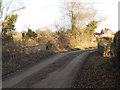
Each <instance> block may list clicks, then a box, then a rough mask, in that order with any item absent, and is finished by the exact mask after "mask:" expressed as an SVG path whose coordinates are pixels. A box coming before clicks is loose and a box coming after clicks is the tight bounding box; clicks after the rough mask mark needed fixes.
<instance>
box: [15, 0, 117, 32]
mask: <svg viewBox="0 0 120 90" xmlns="http://www.w3.org/2000/svg"><path fill="white" fill-rule="evenodd" d="M23 1H24V4H25V6H26V9H24V10H22V11H20V12H19V17H18V20H17V22H16V29H17V30H18V31H23V30H25V29H24V28H27V27H28V26H29V27H30V28H31V29H33V30H35V29H40V28H44V27H48V28H49V27H50V28H51V27H52V25H53V24H54V23H55V22H57V21H58V20H59V17H60V15H61V14H60V11H59V10H60V9H59V8H60V5H61V2H63V0H29V1H28V0H23ZM118 1H119V0H80V2H82V3H83V5H85V6H93V7H94V9H96V10H97V15H96V17H97V18H99V17H107V19H106V20H105V21H104V22H102V23H101V24H100V25H99V26H98V28H97V29H96V31H97V32H100V31H101V29H103V28H109V29H111V30H112V31H113V32H116V31H117V30H118Z"/></svg>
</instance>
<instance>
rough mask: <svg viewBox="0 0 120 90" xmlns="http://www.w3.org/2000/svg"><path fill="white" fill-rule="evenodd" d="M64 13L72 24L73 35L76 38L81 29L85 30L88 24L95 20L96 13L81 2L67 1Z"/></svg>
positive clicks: (75, 0)
mask: <svg viewBox="0 0 120 90" xmlns="http://www.w3.org/2000/svg"><path fill="white" fill-rule="evenodd" d="M62 10H63V11H62V12H63V14H64V16H65V20H67V21H68V22H69V24H70V28H71V33H72V34H73V35H74V36H75V37H76V34H77V31H78V30H79V28H83V27H84V26H85V24H86V22H89V21H91V20H93V18H94V16H95V14H96V11H95V10H94V9H93V8H85V7H84V6H83V5H82V4H81V3H80V2H79V1H77V0H74V1H66V2H64V6H63V8H62Z"/></svg>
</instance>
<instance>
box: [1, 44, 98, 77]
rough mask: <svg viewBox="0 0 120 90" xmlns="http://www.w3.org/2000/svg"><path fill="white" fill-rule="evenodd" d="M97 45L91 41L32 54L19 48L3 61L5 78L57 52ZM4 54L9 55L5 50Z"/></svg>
mask: <svg viewBox="0 0 120 90" xmlns="http://www.w3.org/2000/svg"><path fill="white" fill-rule="evenodd" d="M96 45H97V44H95V43H91V44H89V45H85V46H81V47H68V48H57V49H55V48H54V49H51V50H45V51H38V52H36V53H30V54H25V53H24V52H22V53H21V50H17V51H15V53H16V57H15V58H10V57H6V58H5V60H4V62H3V63H2V72H3V73H2V76H3V78H4V77H6V76H8V75H9V74H11V73H15V72H17V71H21V70H22V69H23V68H26V67H30V66H31V65H34V64H36V63H39V62H40V61H42V60H44V59H45V58H49V57H50V56H52V55H54V54H57V53H63V52H69V51H75V50H83V49H87V48H91V47H96ZM4 55H7V53H6V52H4ZM8 56H9V55H8Z"/></svg>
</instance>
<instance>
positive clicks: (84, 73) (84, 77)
mask: <svg viewBox="0 0 120 90" xmlns="http://www.w3.org/2000/svg"><path fill="white" fill-rule="evenodd" d="M73 87H74V88H114V87H120V86H119V85H116V76H115V74H114V72H113V69H112V64H111V59H110V58H103V57H101V56H100V55H99V53H98V52H97V51H96V52H94V53H91V54H90V55H89V57H88V58H87V61H86V63H84V65H83V67H82V69H81V70H80V71H79V73H78V75H77V77H76V78H75V82H74V83H73Z"/></svg>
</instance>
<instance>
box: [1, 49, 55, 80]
mask: <svg viewBox="0 0 120 90" xmlns="http://www.w3.org/2000/svg"><path fill="white" fill-rule="evenodd" d="M53 54H55V53H54V52H53V51H50V50H47V51H39V52H36V53H31V54H29V55H27V54H23V55H21V57H20V56H19V55H18V56H17V57H16V58H14V59H12V60H11V61H9V62H8V61H6V62H4V63H3V64H2V76H3V78H4V77H6V76H8V75H9V74H12V73H14V72H17V71H20V70H22V69H23V68H27V67H29V66H31V65H34V64H36V63H38V62H41V61H43V60H44V59H45V58H48V57H50V56H52V55H53Z"/></svg>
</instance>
